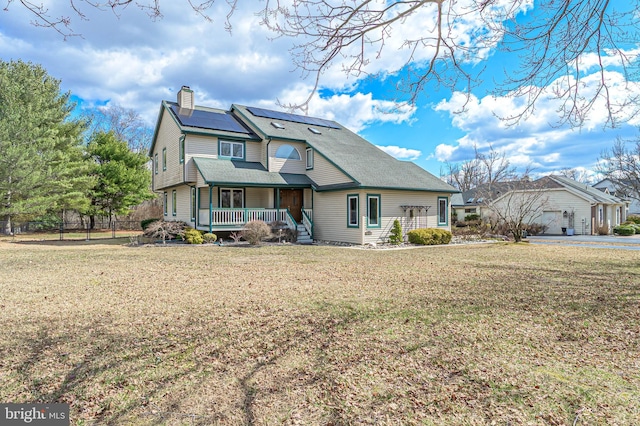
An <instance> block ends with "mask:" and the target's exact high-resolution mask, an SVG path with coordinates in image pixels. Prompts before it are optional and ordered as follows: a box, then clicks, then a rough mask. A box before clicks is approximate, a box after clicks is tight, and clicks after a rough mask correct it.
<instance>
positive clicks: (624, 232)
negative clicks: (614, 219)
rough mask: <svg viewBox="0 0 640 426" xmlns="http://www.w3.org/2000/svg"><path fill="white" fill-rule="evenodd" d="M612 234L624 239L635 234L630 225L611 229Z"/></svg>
mask: <svg viewBox="0 0 640 426" xmlns="http://www.w3.org/2000/svg"><path fill="white" fill-rule="evenodd" d="M613 233H614V234H617V235H621V236H624V237H626V236H629V235H634V234H635V233H636V229H635V228H634V227H633V226H631V225H620V226H616V227H615V228H613Z"/></svg>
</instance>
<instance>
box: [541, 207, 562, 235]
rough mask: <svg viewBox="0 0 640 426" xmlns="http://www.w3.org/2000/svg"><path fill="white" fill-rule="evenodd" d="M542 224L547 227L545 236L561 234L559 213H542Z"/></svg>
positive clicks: (560, 216) (560, 215)
mask: <svg viewBox="0 0 640 426" xmlns="http://www.w3.org/2000/svg"><path fill="white" fill-rule="evenodd" d="M542 224H543V225H545V226H546V227H547V230H546V232H545V234H555V235H559V234H562V213H561V212H559V211H546V212H542Z"/></svg>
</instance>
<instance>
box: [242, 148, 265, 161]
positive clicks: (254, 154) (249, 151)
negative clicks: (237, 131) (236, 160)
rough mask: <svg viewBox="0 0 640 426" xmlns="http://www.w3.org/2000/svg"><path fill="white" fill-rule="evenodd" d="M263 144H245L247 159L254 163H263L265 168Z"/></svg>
mask: <svg viewBox="0 0 640 426" xmlns="http://www.w3.org/2000/svg"><path fill="white" fill-rule="evenodd" d="M262 146H263V144H262V142H245V144H244V149H245V157H246V158H245V159H246V161H251V162H253V163H261V164H262V165H263V166H264V162H263V160H262V158H263V154H262V151H263V148H262Z"/></svg>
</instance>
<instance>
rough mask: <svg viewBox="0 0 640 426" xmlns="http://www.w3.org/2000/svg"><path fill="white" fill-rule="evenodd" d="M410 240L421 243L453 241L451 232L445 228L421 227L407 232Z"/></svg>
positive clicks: (413, 242)
mask: <svg viewBox="0 0 640 426" xmlns="http://www.w3.org/2000/svg"><path fill="white" fill-rule="evenodd" d="M407 236H408V237H409V242H410V243H412V244H421V245H429V246H432V245H436V244H449V243H450V242H451V236H452V234H451V232H449V231H447V230H445V229H436V228H420V229H414V230H412V231H409V232H407Z"/></svg>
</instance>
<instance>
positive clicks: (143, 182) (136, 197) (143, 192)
mask: <svg viewBox="0 0 640 426" xmlns="http://www.w3.org/2000/svg"><path fill="white" fill-rule="evenodd" d="M87 150H88V155H89V156H90V158H91V160H92V166H91V167H92V174H93V175H94V176H95V178H96V184H95V186H94V187H93V188H92V189H91V191H90V194H91V195H90V198H91V206H90V208H89V209H88V211H87V213H88V214H89V216H90V221H91V227H92V228H93V225H94V223H95V216H96V215H101V216H106V217H108V218H109V219H110V220H111V219H112V218H113V217H114V215H119V214H123V215H124V214H127V213H129V212H130V210H131V207H133V206H136V205H138V204H140V203H141V202H142V201H144V200H150V199H152V198H153V197H154V195H153V193H152V192H151V171H150V170H149V169H148V168H147V161H148V158H147V156H146V155H145V153H143V152H133V151H131V150H130V149H129V147H128V145H127V143H126V142H124V141H121V140H118V138H117V137H116V135H115V133H114V132H108V133H105V132H101V131H99V132H96V133H94V134H93V135H92V137H91V140H90V142H89V145H88V147H87Z"/></svg>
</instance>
